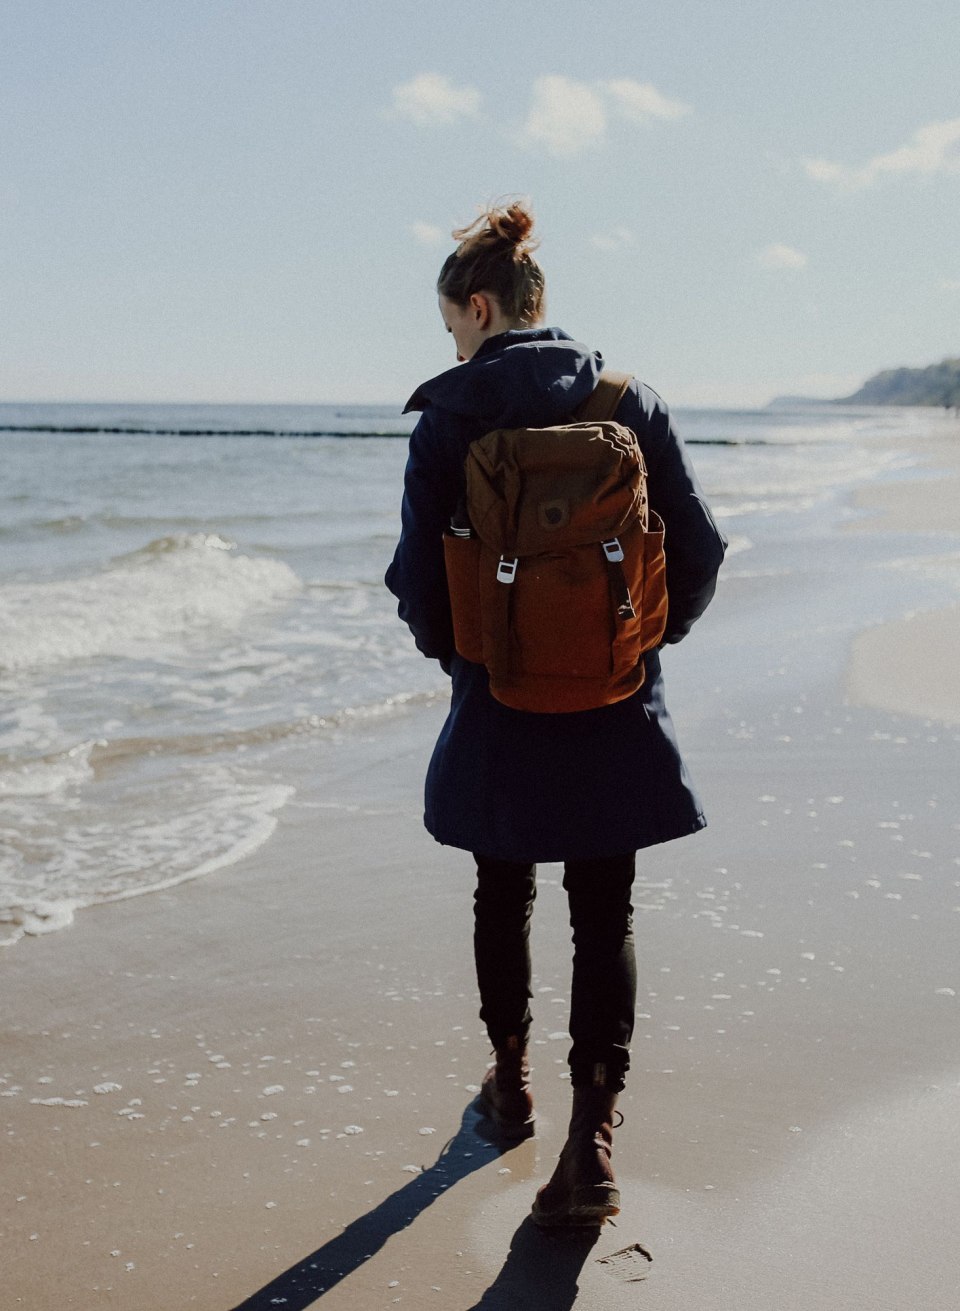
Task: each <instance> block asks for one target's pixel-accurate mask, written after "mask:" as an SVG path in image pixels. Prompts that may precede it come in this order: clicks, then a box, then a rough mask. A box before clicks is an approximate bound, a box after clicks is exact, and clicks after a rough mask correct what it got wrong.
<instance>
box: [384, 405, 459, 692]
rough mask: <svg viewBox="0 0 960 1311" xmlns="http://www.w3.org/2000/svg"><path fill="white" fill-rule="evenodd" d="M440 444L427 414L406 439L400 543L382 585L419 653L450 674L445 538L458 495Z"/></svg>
mask: <svg viewBox="0 0 960 1311" xmlns="http://www.w3.org/2000/svg"><path fill="white" fill-rule="evenodd" d="M441 445H442V444H441V443H440V442H439V441H438V433H437V430H436V426H435V423H434V421H433V415H432V413H431V411H430V410H429V409H428V410H426V411H425V412H424V413H423V414H422V415H421V417H420V420H419V422H418V423H417V426H416V428H414V430H413V432H412V434H411V436H410V452H409V455H408V458H407V467H406V471H405V472H404V476H403V502H402V505H401V508H400V521H401V532H400V541H399V542H398V543H397V549H396V551H395V552H394V556H393V561H392V563H391V565H390V567H389V568H388V570H387V573H386V578H385V580H384V581H385V582H386V585H387V587H388V588H389V589H390V591H391V592H392V593H393V594H394V596H395V597H396V598H397V600H398V601H399V605H398V607H397V612H398V614H399V615H400V618H401V619H402V620H403V621H404V623H405V624H406V625H407V626H408V628H409V629H410V631H411V633H413V637H414V641H415V642H416V644H417V647H418V648H419V650H421V651H422V652H423V654H424V655H425V656H429V657H430V658H431V659H434V660H439V661H440V663H441V665H443V667H444V669H449V663H450V659H451V657H452V655H453V650H454V645H453V621H452V619H451V617H450V598H449V593H448V591H447V575H446V567H445V565H444V558H443V533H444V529H445V528H447V526H448V525H449V523H450V516H451V514H452V513H453V510H454V508H455V504H456V492H455V491H451V487H450V476H449V471H448V469H447V468H446V465H447V464H448V463H449V460H448V459H445V458H444V456H445V454H446V452H445V451H443V450H441ZM451 496H453V503H452V504H451Z"/></svg>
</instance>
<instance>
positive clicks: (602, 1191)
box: [530, 1184, 620, 1229]
mask: <svg viewBox="0 0 960 1311" xmlns="http://www.w3.org/2000/svg"><path fill="white" fill-rule="evenodd" d="M538 1202H539V1198H537V1199H536V1200H535V1201H534V1203H533V1209H532V1211H531V1213H530V1215H531V1219H532V1220H533V1222H534V1224H538V1225H541V1226H542V1227H543V1228H544V1229H549V1228H558V1229H559V1228H562V1227H563V1226H583V1227H586V1226H591V1225H602V1224H603V1222H604V1220H609V1219H611V1217H613V1216H615V1215H619V1214H620V1189H619V1188H617V1187H616V1186H615V1185H613V1184H594V1185H592V1186H589V1187H580V1188H577V1189H575V1190H574V1194H573V1197H572V1198H571V1199H570V1203H569V1205H568V1206H564V1207H563V1208H562V1209H560V1210H557V1211H545V1210H543V1208H542V1207H540V1206H538Z"/></svg>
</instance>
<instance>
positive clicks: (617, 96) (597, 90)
mask: <svg viewBox="0 0 960 1311" xmlns="http://www.w3.org/2000/svg"><path fill="white" fill-rule="evenodd" d="M690 109H691V107H690V106H689V105H687V104H684V103H683V101H680V100H670V99H668V97H667V96H665V95H663V94H661V92H659V91H658V90H657V89H656V87H654V86H651V85H650V83H649V82H634V81H632V80H631V79H629V78H615V79H613V80H612V81H607V82H594V83H587V82H577V81H575V80H574V79H573V78H570V77H562V76H560V75H559V74H551V75H548V76H545V77H538V78H537V79H536V81H535V82H534V84H533V97H532V101H531V104H530V110H529V112H528V114H527V117H526V121H525V122H524V125H523V128H522V130H521V133H520V144H521V145H526V146H533V147H537V146H542V147H544V148H545V149H546V151H547V153H548V154H550V155H553V156H554V158H555V159H571V158H573V156H575V155H582V154H583V153H584V152H585V151H586V150H589V149H590V147H591V146H597V145H600V144H601V143H602V141H603V139H604V137H605V136H606V131H607V123H608V121H609V118H610V115H611V114H615V115H617V116H618V117H620V118H623V119H626V120H627V121H628V122H631V123H646V122H649V121H650V120H651V119H675V118H681V117H682V116H683V115H684V114H688V113H690Z"/></svg>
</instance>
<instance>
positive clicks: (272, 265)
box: [0, 0, 960, 407]
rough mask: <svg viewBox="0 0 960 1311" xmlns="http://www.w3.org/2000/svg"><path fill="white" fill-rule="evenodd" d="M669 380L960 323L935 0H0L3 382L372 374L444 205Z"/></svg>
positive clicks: (430, 291)
mask: <svg viewBox="0 0 960 1311" xmlns="http://www.w3.org/2000/svg"><path fill="white" fill-rule="evenodd" d="M508 195H509V196H513V195H524V196H527V197H529V198H530V200H531V202H532V204H533V208H534V211H535V213H536V216H537V230H538V232H539V234H540V237H541V246H540V249H539V251H538V259H539V260H540V263H541V264H542V266H543V268H544V271H545V273H546V277H547V294H548V313H547V321H548V322H549V323H550V324H554V325H556V326H559V327H562V328H563V329H564V330H565V331H567V332H569V333H571V334H572V335H573V336H575V337H576V338H578V339H579V340H582V341H585V342H587V343H588V344H589V345H590V346H591V347H594V348H596V349H599V350H601V351H602V352H603V354H604V356H605V358H606V359H607V361H608V362H609V363H610V365H611V366H613V367H617V368H623V369H625V370H627V371H631V372H634V373H636V374H637V375H638V376H640V377H642V378H643V379H644V380H645V381H647V382H648V383H650V384H651V385H652V386H653V387H655V388H656V389H657V391H659V392H661V393H662V394H663V395H664V396H665V397H666V398H667V400H668V401H670V402H671V403H672V404H675V405H702V406H734V407H735V406H756V405H762V404H764V403H766V401H768V400H769V399H770V398H771V397H773V396H775V395H781V394H802V395H816V396H837V395H844V394H847V393H849V392H850V391H852V390H854V389H855V388H856V387H857V386H858V385H859V384H860V383H861V382H862V381H863V380H864V379H865V378H866V377H867V376H869V375H870V374H872V373H874V372H876V371H877V370H878V369H881V368H886V367H892V366H896V365H901V364H907V365H925V364H928V363H932V362H934V361H936V360H939V359H941V358H943V357H944V356H947V355H958V354H960V5H958V4H957V3H956V0H875V2H874V3H866V2H865V0H845V2H844V3H842V4H840V3H837V0H829V3H827V2H826V0H806V3H804V4H802V5H800V4H797V3H796V0H791V2H790V3H786V2H784V0H726V2H723V3H722V2H719V0H672V3H671V4H670V5H665V4H663V3H657V4H652V3H647V2H646V0H636V2H635V3H630V0H618V2H617V3H611V2H610V0H592V3H589V4H584V3H573V2H572V0H549V3H535V2H534V0H485V3H484V4H482V5H473V6H459V5H456V4H452V3H450V0H442V2H440V0H416V2H411V0H370V2H368V3H364V0H357V3H356V4H355V5H354V6H353V7H352V8H350V9H348V8H347V7H346V6H345V5H343V4H341V3H333V2H332V0H229V2H227V0H85V3H83V4H77V3H76V0H0V400H3V401H25V400H40V401H42V400H68V401H69V400H77V401H80V400H91V401H108V400H118V401H171V402H185V401H187V402H188V401H212V402H297V403H303V402H313V401H315V402H333V403H344V402H360V403H363V402H366V403H381V404H393V403H402V402H403V401H404V399H405V398H406V397H407V396H408V395H409V394H410V393H411V392H412V391H413V389H414V388H415V387H416V385H417V384H418V383H419V382H421V381H422V380H423V379H425V378H428V377H431V376H433V375H434V374H436V373H439V372H441V371H442V370H444V369H446V368H448V367H451V366H452V365H453V364H454V359H453V354H452V346H451V339H450V338H449V337H448V336H447V335H446V334H445V333H444V331H443V327H442V324H441V321H440V317H439V314H438V311H437V304H436V292H435V284H436V277H437V273H438V271H439V268H440V265H441V263H442V261H443V259H444V258H445V256H446V255H447V253H448V252H449V251H450V250H451V249H452V248H453V242H452V240H451V238H450V231H451V229H452V228H454V227H456V226H459V225H462V224H464V223H468V222H470V221H471V219H473V218H474V216H475V215H476V214H477V212H478V210H479V207H481V206H482V205H484V204H485V203H487V202H489V201H491V200H495V199H497V198H499V197H502V196H508Z"/></svg>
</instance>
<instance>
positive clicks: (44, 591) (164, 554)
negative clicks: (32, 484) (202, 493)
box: [0, 533, 302, 670]
mask: <svg viewBox="0 0 960 1311" xmlns="http://www.w3.org/2000/svg"><path fill="white" fill-rule="evenodd" d="M301 589H302V584H301V582H300V580H299V578H298V577H297V575H296V574H295V573H294V571H293V570H292V569H291V568H290V567H289V565H287V564H285V563H283V562H282V561H279V560H272V559H262V558H259V557H253V556H247V555H244V554H242V553H240V552H238V551H237V550H236V547H235V545H234V543H232V542H230V541H228V540H227V539H226V538H223V537H220V536H218V535H217V534H212V533H174V534H172V535H169V536H166V537H161V538H157V539H156V540H154V541H151V542H149V543H147V545H145V546H143V547H141V548H139V549H138V550H136V551H132V552H130V553H128V554H125V555H122V556H119V557H117V558H116V559H115V560H113V561H112V562H111V563H110V564H109V565H108V566H107V567H105V568H104V569H102V570H101V571H100V572H98V573H96V574H88V575H85V576H81V577H79V578H70V579H60V580H56V581H44V582H35V583H10V584H7V585H5V586H3V587H0V634H2V638H0V668H3V669H6V670H24V669H30V668H36V667H39V666H45V665H51V664H57V663H60V662H63V661H67V660H77V659H88V658H91V657H94V656H120V657H132V658H137V657H147V656H150V657H153V656H157V655H158V654H159V655H160V656H161V657H162V655H163V654H164V653H166V652H167V651H169V650H170V649H171V648H173V647H177V648H182V647H183V645H184V644H185V643H188V642H191V641H194V640H196V639H197V638H198V637H202V636H203V635H204V634H207V635H211V634H214V633H216V632H222V631H224V630H235V629H236V628H237V627H238V626H239V625H240V624H241V623H242V621H243V620H244V619H246V618H247V617H248V616H249V615H251V614H252V613H255V612H256V611H258V610H263V609H265V608H268V607H271V606H274V605H276V604H278V603H281V602H283V601H285V600H287V599H289V598H290V597H292V596H294V595H296V594H297V593H298V592H300V591H301Z"/></svg>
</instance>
